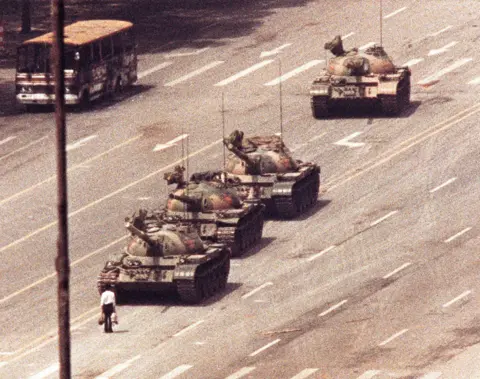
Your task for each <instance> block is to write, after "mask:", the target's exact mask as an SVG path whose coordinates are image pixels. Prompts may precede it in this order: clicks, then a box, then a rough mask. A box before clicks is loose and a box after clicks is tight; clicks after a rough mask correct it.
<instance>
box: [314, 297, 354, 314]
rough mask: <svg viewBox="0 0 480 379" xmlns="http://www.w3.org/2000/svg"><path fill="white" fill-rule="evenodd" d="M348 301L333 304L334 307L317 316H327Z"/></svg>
mask: <svg viewBox="0 0 480 379" xmlns="http://www.w3.org/2000/svg"><path fill="white" fill-rule="evenodd" d="M347 301H348V300H347V299H345V300H342V301H340V302H339V303H337V304H335V305H332V306H331V307H330V308H328V309H327V310H326V311H323V312H322V313H320V314H319V316H320V317H323V316H325V315H327V314H329V313H330V312H333V311H334V310H335V309H337V308H340V307H341V306H342V305H343V304H345V303H346V302H347Z"/></svg>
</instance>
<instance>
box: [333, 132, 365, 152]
mask: <svg viewBox="0 0 480 379" xmlns="http://www.w3.org/2000/svg"><path fill="white" fill-rule="evenodd" d="M362 133H363V132H355V133H352V134H350V135H349V136H348V137H345V138H343V139H341V140H340V141H337V142H334V143H333V144H334V145H338V146H347V147H349V148H354V147H361V146H363V145H365V143H364V142H350V140H351V139H354V138H355V137H358V136H359V135H360V134H362Z"/></svg>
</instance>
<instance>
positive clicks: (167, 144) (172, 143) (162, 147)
mask: <svg viewBox="0 0 480 379" xmlns="http://www.w3.org/2000/svg"><path fill="white" fill-rule="evenodd" d="M187 137H188V134H182V135H180V136H178V137H175V138H174V139H172V140H171V141H168V142H165V143H158V144H156V145H155V147H154V148H153V151H160V150H165V149H168V148H170V147H173V146H175V145H176V143H177V142H179V141H182V140H184V139H185V138H187Z"/></svg>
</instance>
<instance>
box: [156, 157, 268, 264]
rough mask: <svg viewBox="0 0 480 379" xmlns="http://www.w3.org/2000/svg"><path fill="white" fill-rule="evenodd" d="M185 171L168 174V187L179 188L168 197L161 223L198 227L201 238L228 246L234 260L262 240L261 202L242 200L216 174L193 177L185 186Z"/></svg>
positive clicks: (200, 174) (181, 169)
mask: <svg viewBox="0 0 480 379" xmlns="http://www.w3.org/2000/svg"><path fill="white" fill-rule="evenodd" d="M184 170H185V169H184V168H183V167H180V166H177V167H175V169H174V171H173V172H168V173H165V175H164V179H165V180H166V181H167V183H168V184H176V185H177V187H176V189H175V190H174V191H173V192H171V193H170V194H169V198H168V200H167V202H166V205H165V208H164V210H163V214H162V219H163V220H164V221H165V222H167V223H177V222H182V223H184V224H185V223H188V224H190V225H193V226H195V228H196V229H197V232H198V233H199V235H200V238H202V239H203V240H206V241H209V242H219V243H223V244H225V245H227V246H228V247H229V248H230V249H231V252H232V256H239V255H241V254H243V253H244V252H245V251H246V250H247V249H249V248H250V247H251V246H252V245H254V244H255V243H256V242H258V241H259V240H260V239H261V238H262V233H263V220H264V212H265V206H264V205H263V204H262V202H261V201H260V199H255V198H253V196H252V194H251V196H250V197H247V198H246V199H244V200H242V199H241V198H240V197H239V195H238V194H237V191H236V190H235V188H233V187H232V186H229V185H227V184H226V183H225V182H224V181H222V177H221V175H218V174H217V173H215V172H203V173H197V174H194V175H192V177H191V178H190V180H189V181H188V182H186V181H185V180H184V178H183V172H184Z"/></svg>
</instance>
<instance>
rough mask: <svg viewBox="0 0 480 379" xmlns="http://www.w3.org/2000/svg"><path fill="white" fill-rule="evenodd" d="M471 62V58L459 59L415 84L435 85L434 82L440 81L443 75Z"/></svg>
mask: <svg viewBox="0 0 480 379" xmlns="http://www.w3.org/2000/svg"><path fill="white" fill-rule="evenodd" d="M472 60H473V58H463V59H460V60H458V61H456V62H455V63H453V64H451V65H450V66H448V67H445V68H443V69H441V70H440V71H438V72H436V73H435V74H433V75H430V76H427V77H426V78H424V79H422V80H420V81H419V82H417V84H420V85H423V86H428V85H432V84H435V83H436V82H438V81H439V80H440V78H441V77H442V76H443V75H446V74H448V73H449V72H452V71H453V70H456V69H457V68H459V67H461V66H463V65H465V64H467V63H468V62H471V61H472Z"/></svg>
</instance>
